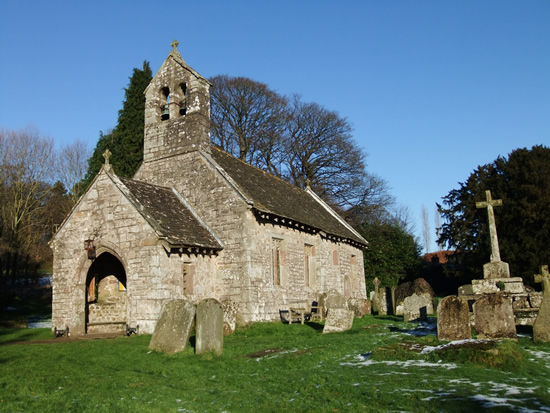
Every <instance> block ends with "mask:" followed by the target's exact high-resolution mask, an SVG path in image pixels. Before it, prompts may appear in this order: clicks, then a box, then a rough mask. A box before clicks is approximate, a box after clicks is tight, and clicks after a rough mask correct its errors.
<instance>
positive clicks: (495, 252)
mask: <svg viewBox="0 0 550 413" xmlns="http://www.w3.org/2000/svg"><path fill="white" fill-rule="evenodd" d="M485 196H486V198H487V200H486V201H482V202H476V207H477V208H487V215H488V218H489V233H490V236H491V262H489V263H487V264H485V265H484V266H483V278H486V279H487V278H509V277H510V267H509V266H508V263H507V262H504V261H501V260H500V250H499V248H498V237H497V226H496V223H495V213H494V211H493V207H496V206H502V199H492V197H491V191H485Z"/></svg>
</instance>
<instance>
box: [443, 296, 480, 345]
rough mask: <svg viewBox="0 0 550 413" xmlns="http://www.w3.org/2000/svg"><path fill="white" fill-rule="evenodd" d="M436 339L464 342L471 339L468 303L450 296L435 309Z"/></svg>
mask: <svg viewBox="0 0 550 413" xmlns="http://www.w3.org/2000/svg"><path fill="white" fill-rule="evenodd" d="M437 338H438V339H439V340H449V341H454V340H466V339H469V338H472V329H471V328H470V310H469V307H468V302H467V301H466V300H465V299H463V298H460V297H456V296H454V295H450V296H448V297H445V298H444V299H443V300H441V302H440V303H439V307H438V308H437Z"/></svg>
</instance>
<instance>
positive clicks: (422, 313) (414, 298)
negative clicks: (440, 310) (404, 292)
mask: <svg viewBox="0 0 550 413" xmlns="http://www.w3.org/2000/svg"><path fill="white" fill-rule="evenodd" d="M433 312H434V307H433V298H432V295H431V294H430V293H428V292H425V293H421V294H417V293H414V294H413V295H410V296H408V297H406V298H405V300H403V318H404V320H405V321H414V320H426V319H427V318H428V314H433Z"/></svg>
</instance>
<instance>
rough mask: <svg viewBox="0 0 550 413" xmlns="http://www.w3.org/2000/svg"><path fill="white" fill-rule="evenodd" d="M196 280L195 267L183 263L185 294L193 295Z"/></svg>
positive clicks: (188, 263)
mask: <svg viewBox="0 0 550 413" xmlns="http://www.w3.org/2000/svg"><path fill="white" fill-rule="evenodd" d="M194 278H195V266H194V265H193V264H191V263H190V262H185V263H183V294H184V295H190V294H193V291H194V289H193V284H194Z"/></svg>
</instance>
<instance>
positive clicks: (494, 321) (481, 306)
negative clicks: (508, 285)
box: [474, 293, 517, 339]
mask: <svg viewBox="0 0 550 413" xmlns="http://www.w3.org/2000/svg"><path fill="white" fill-rule="evenodd" d="M474 325H475V329H476V331H477V334H478V337H479V338H494V339H500V338H511V339H517V333H516V321H515V317H514V311H513V309H512V299H511V298H509V297H505V296H504V295H502V294H499V293H497V294H485V295H483V296H482V297H480V298H479V299H477V300H476V302H475V304H474Z"/></svg>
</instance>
